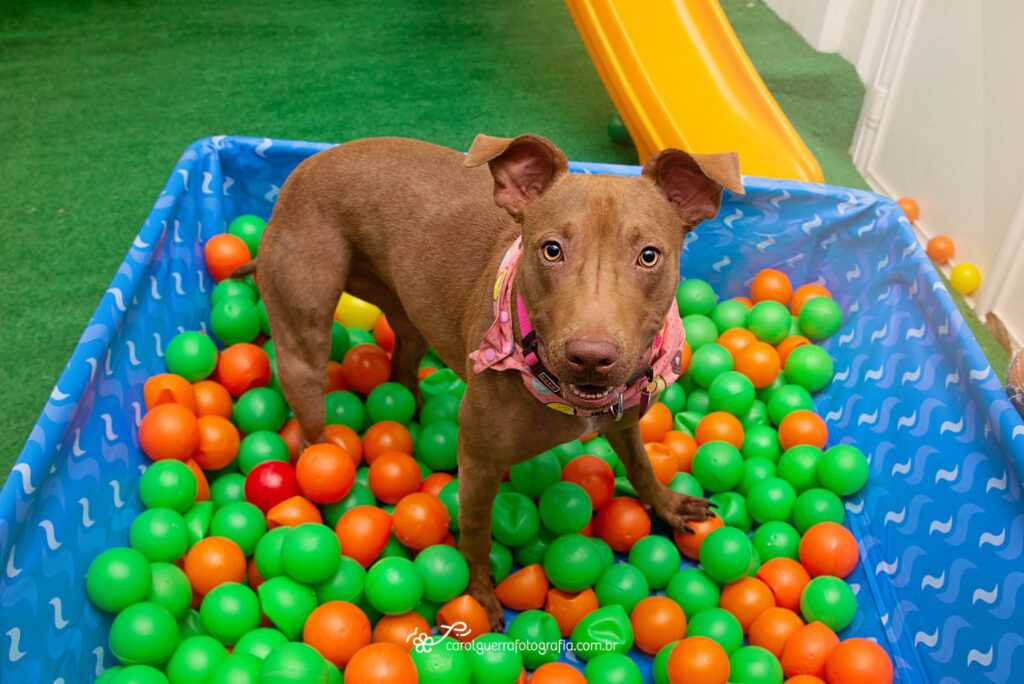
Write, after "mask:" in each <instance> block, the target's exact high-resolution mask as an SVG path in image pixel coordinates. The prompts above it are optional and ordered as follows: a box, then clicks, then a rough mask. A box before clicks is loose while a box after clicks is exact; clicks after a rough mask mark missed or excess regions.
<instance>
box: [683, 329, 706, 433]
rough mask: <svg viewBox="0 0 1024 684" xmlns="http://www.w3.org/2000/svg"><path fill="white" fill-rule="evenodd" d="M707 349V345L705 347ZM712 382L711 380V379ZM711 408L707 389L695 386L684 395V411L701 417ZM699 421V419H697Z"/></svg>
mask: <svg viewBox="0 0 1024 684" xmlns="http://www.w3.org/2000/svg"><path fill="white" fill-rule="evenodd" d="M705 349H707V347H705ZM712 382H713V381H712ZM710 410H711V395H710V394H708V391H707V390H705V389H701V388H699V387H698V388H696V389H694V390H693V391H692V392H690V395H689V396H688V397H686V411H687V412H689V413H696V414H699V415H700V416H701V417H703V416H704V414H706V413H708V412H709V411H710ZM698 422H699V421H698Z"/></svg>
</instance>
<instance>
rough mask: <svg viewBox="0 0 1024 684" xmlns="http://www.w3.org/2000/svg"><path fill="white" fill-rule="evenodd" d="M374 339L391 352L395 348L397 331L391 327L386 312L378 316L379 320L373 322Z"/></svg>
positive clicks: (382, 347)
mask: <svg viewBox="0 0 1024 684" xmlns="http://www.w3.org/2000/svg"><path fill="white" fill-rule="evenodd" d="M373 341H374V342H376V343H377V346H378V347H380V348H381V349H383V350H384V351H386V352H388V353H389V354H390V353H391V352H392V351H394V349H395V331H394V330H392V329H391V325H390V324H389V323H388V317H387V316H385V315H384V314H381V315H380V316H378V317H377V322H376V323H374V324H373Z"/></svg>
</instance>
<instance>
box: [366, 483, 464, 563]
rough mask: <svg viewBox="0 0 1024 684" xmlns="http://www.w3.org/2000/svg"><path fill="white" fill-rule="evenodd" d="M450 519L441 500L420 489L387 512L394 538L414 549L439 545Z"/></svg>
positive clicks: (446, 532) (446, 531)
mask: <svg viewBox="0 0 1024 684" xmlns="http://www.w3.org/2000/svg"><path fill="white" fill-rule="evenodd" d="M371 467H372V466H371ZM451 521H452V518H451V515H450V514H449V513H448V509H447V508H445V505H444V504H443V503H441V500H440V499H438V498H437V497H436V496H430V495H429V494H424V493H423V492H413V493H412V494H409V495H408V496H406V497H404V498H403V499H402V500H401V501H399V502H398V505H397V506H395V512H394V513H393V514H392V515H391V524H392V527H393V528H394V530H395V537H397V538H398V541H400V542H402V544H404V545H405V546H407V547H408V548H410V549H413V550H415V551H418V550H420V549H425V548H427V547H428V546H433V545H434V544H440V543H441V542H442V541H443V540H444V538H445V536H446V535H447V534H448V525H449V524H450V523H451Z"/></svg>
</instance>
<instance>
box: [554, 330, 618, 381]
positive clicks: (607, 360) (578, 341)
mask: <svg viewBox="0 0 1024 684" xmlns="http://www.w3.org/2000/svg"><path fill="white" fill-rule="evenodd" d="M565 360H566V361H567V362H568V363H569V367H570V368H572V369H573V370H574V371H575V372H577V373H580V374H583V375H588V374H589V375H596V376H604V375H608V374H609V373H611V372H612V369H613V368H615V364H616V363H618V360H619V345H617V344H615V343H614V342H609V341H607V340H593V339H586V338H575V339H572V340H569V341H568V342H566V343H565Z"/></svg>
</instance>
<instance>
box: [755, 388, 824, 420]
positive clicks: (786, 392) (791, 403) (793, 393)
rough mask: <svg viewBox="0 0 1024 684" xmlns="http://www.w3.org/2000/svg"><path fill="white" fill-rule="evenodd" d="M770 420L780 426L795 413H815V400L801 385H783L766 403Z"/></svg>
mask: <svg viewBox="0 0 1024 684" xmlns="http://www.w3.org/2000/svg"><path fill="white" fill-rule="evenodd" d="M766 403H767V406H768V418H769V419H770V420H771V421H772V423H774V424H775V425H778V424H780V423H781V422H782V419H783V418H785V417H786V416H788V415H789V414H790V413H792V412H793V411H813V410H814V399H812V398H811V393H810V392H808V391H807V390H806V389H804V388H803V387H801V386H799V385H783V386H782V387H779V388H778V389H777V390H775V391H774V392H772V394H771V396H770V397H768V401H767V402H766Z"/></svg>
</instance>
